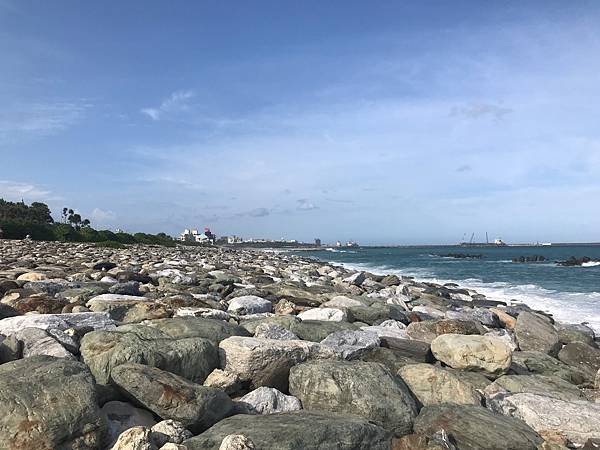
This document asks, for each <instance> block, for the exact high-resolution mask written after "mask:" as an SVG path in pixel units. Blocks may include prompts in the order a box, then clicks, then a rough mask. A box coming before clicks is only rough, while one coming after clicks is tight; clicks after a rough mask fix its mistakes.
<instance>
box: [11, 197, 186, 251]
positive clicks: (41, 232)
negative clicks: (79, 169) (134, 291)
mask: <svg viewBox="0 0 600 450" xmlns="http://www.w3.org/2000/svg"><path fill="white" fill-rule="evenodd" d="M61 217H62V222H55V221H54V219H53V218H52V216H51V213H50V209H49V208H48V205H46V204H44V203H39V202H34V203H32V204H31V205H26V204H25V203H24V202H17V203H13V202H8V201H5V200H3V199H0V237H1V238H3V239H24V238H25V237H26V236H30V237H31V239H34V240H36V241H61V242H96V243H97V244H96V245H98V246H100V247H109V248H122V247H123V245H126V244H148V245H162V246H166V247H175V245H176V244H175V241H174V240H173V238H171V236H168V235H167V234H165V233H158V234H156V235H154V234H147V233H135V234H134V235H131V234H128V233H123V232H119V233H113V232H112V231H110V230H94V229H93V228H92V227H91V223H90V221H89V220H88V219H83V218H82V217H81V215H80V214H78V213H76V212H75V211H74V210H73V209H71V208H66V207H65V208H63V210H62V215H61Z"/></svg>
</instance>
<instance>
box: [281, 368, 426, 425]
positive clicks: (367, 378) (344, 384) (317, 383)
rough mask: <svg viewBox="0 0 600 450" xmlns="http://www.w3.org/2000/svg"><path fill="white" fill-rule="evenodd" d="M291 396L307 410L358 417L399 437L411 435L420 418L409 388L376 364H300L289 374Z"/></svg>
mask: <svg viewBox="0 0 600 450" xmlns="http://www.w3.org/2000/svg"><path fill="white" fill-rule="evenodd" d="M290 393H291V394H292V395H294V396H296V397H298V398H299V399H300V401H301V402H302V406H303V408H304V409H307V410H310V411H330V412H333V413H351V414H356V415H358V416H361V417H364V418H366V419H369V420H371V421H374V422H376V423H378V424H380V425H381V426H383V427H384V428H386V429H389V430H392V431H394V432H395V433H396V434H398V435H403V434H407V433H409V432H410V430H411V427H412V422H413V420H414V418H415V417H416V415H417V406H416V402H415V400H414V398H413V397H412V394H411V393H410V390H409V389H408V387H407V386H406V385H405V384H404V383H403V382H402V381H401V380H400V379H398V378H396V377H394V376H392V375H391V374H390V373H389V372H388V371H387V370H386V369H385V368H384V367H383V366H382V365H380V364H376V363H366V362H362V361H355V362H344V361H319V362H309V363H304V364H300V365H298V366H295V367H293V368H292V370H291V372H290Z"/></svg>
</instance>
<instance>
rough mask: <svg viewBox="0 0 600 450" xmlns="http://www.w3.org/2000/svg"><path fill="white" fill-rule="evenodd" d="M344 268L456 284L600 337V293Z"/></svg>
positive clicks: (368, 267)
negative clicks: (577, 325) (582, 327)
mask: <svg viewBox="0 0 600 450" xmlns="http://www.w3.org/2000/svg"><path fill="white" fill-rule="evenodd" d="M342 265H343V266H344V267H346V268H348V269H354V270H366V271H370V272H374V273H381V274H387V273H394V274H396V275H405V276H414V277H415V279H416V280H418V281H429V282H432V283H437V284H445V283H456V284H458V285H459V286H461V287H464V288H467V289H473V290H475V291H477V292H478V293H480V294H484V295H485V296H486V297H487V298H489V299H491V300H499V301H504V302H506V303H508V304H514V303H525V304H526V305H528V306H530V307H531V308H534V309H538V310H541V311H546V312H548V313H550V314H552V315H553V317H554V318H555V319H556V320H557V321H559V322H567V323H586V324H587V325H589V326H590V327H591V328H593V329H594V331H595V332H596V333H597V334H600V292H560V291H556V290H551V289H545V288H543V287H541V286H538V285H536V284H523V285H513V284H510V283H505V282H493V283H486V282H483V281H482V280H480V279H477V278H467V279H463V280H449V279H448V280H447V279H440V278H436V277H435V276H434V274H433V273H432V272H430V271H428V270H426V269H423V268H417V267H415V268H412V267H408V268H405V269H396V268H392V267H390V266H375V265H372V264H366V263H363V264H347V263H344V264H342Z"/></svg>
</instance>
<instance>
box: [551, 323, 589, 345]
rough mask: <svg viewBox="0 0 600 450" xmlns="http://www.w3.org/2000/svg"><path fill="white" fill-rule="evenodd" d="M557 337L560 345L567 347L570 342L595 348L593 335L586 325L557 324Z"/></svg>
mask: <svg viewBox="0 0 600 450" xmlns="http://www.w3.org/2000/svg"><path fill="white" fill-rule="evenodd" d="M556 327H557V329H558V337H559V339H560V342H561V344H564V345H567V344H570V343H571V342H583V343H584V344H587V345H591V346H592V347H595V346H596V344H595V342H594V338H595V334H594V330H592V329H591V328H590V327H588V326H587V325H583V324H575V323H560V324H557V326H556Z"/></svg>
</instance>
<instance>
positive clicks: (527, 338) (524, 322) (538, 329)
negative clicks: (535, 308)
mask: <svg viewBox="0 0 600 450" xmlns="http://www.w3.org/2000/svg"><path fill="white" fill-rule="evenodd" d="M515 336H516V338H517V342H518V343H519V348H520V349H521V350H522V351H536V352H542V353H547V354H549V355H552V356H556V354H557V353H558V351H559V350H560V339H559V337H558V331H556V329H555V328H554V326H553V325H552V324H551V323H550V319H548V318H547V317H544V316H541V315H539V314H535V313H531V312H528V311H524V312H522V313H521V314H519V316H518V317H517V324H516V326H515Z"/></svg>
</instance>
